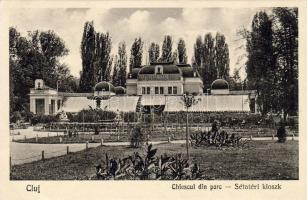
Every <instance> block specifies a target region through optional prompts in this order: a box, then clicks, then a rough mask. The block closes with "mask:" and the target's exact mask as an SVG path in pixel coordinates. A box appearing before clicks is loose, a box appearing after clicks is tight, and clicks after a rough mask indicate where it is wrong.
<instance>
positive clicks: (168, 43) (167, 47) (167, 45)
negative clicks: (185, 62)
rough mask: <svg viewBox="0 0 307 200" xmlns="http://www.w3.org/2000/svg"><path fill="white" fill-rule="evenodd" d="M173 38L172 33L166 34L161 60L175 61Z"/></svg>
mask: <svg viewBox="0 0 307 200" xmlns="http://www.w3.org/2000/svg"><path fill="white" fill-rule="evenodd" d="M172 47H173V39H172V37H171V36H170V35H166V36H164V40H163V45H162V55H161V62H172V61H173V53H172Z"/></svg>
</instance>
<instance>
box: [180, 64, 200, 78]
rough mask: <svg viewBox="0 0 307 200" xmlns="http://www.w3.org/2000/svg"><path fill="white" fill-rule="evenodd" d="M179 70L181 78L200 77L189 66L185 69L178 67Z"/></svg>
mask: <svg viewBox="0 0 307 200" xmlns="http://www.w3.org/2000/svg"><path fill="white" fill-rule="evenodd" d="M180 70H181V72H182V76H183V77H184V78H189V77H200V76H199V73H198V72H197V71H195V70H194V69H193V68H192V67H191V66H190V65H186V66H185V67H184V66H182V67H180ZM194 72H195V76H194Z"/></svg>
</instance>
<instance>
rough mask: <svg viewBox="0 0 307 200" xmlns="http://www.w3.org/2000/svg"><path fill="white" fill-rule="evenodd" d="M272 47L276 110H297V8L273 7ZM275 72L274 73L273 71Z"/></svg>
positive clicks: (286, 111) (290, 111)
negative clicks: (276, 100) (276, 76)
mask: <svg viewBox="0 0 307 200" xmlns="http://www.w3.org/2000/svg"><path fill="white" fill-rule="evenodd" d="M272 18H273V32H274V34H273V48H274V54H275V59H276V61H275V63H276V67H275V68H276V70H277V72H278V73H277V74H278V80H277V81H276V82H277V87H276V88H277V89H278V90H276V91H278V93H277V95H276V96H277V99H278V104H277V105H276V104H275V105H274V108H275V109H276V110H282V111H283V112H284V115H285V116H286V115H287V114H291V115H296V114H297V112H298V10H297V8H295V9H290V8H275V9H273V16H272ZM275 74H276V73H275Z"/></svg>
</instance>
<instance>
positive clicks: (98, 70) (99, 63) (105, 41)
mask: <svg viewBox="0 0 307 200" xmlns="http://www.w3.org/2000/svg"><path fill="white" fill-rule="evenodd" d="M95 49H96V51H95V61H94V62H95V74H94V77H95V80H96V82H100V81H102V80H105V79H106V76H107V75H106V73H105V72H106V69H107V67H108V63H109V61H110V52H111V37H110V35H109V33H106V34H104V33H96V48H95Z"/></svg>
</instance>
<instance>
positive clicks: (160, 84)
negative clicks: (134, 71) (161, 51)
mask: <svg viewBox="0 0 307 200" xmlns="http://www.w3.org/2000/svg"><path fill="white" fill-rule="evenodd" d="M143 87H145V88H147V87H150V94H145V95H155V87H159V88H160V87H163V90H164V94H163V95H168V87H177V95H181V94H183V82H182V81H138V83H137V94H138V95H144V94H143V93H142V88H143ZM127 90H128V88H127Z"/></svg>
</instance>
